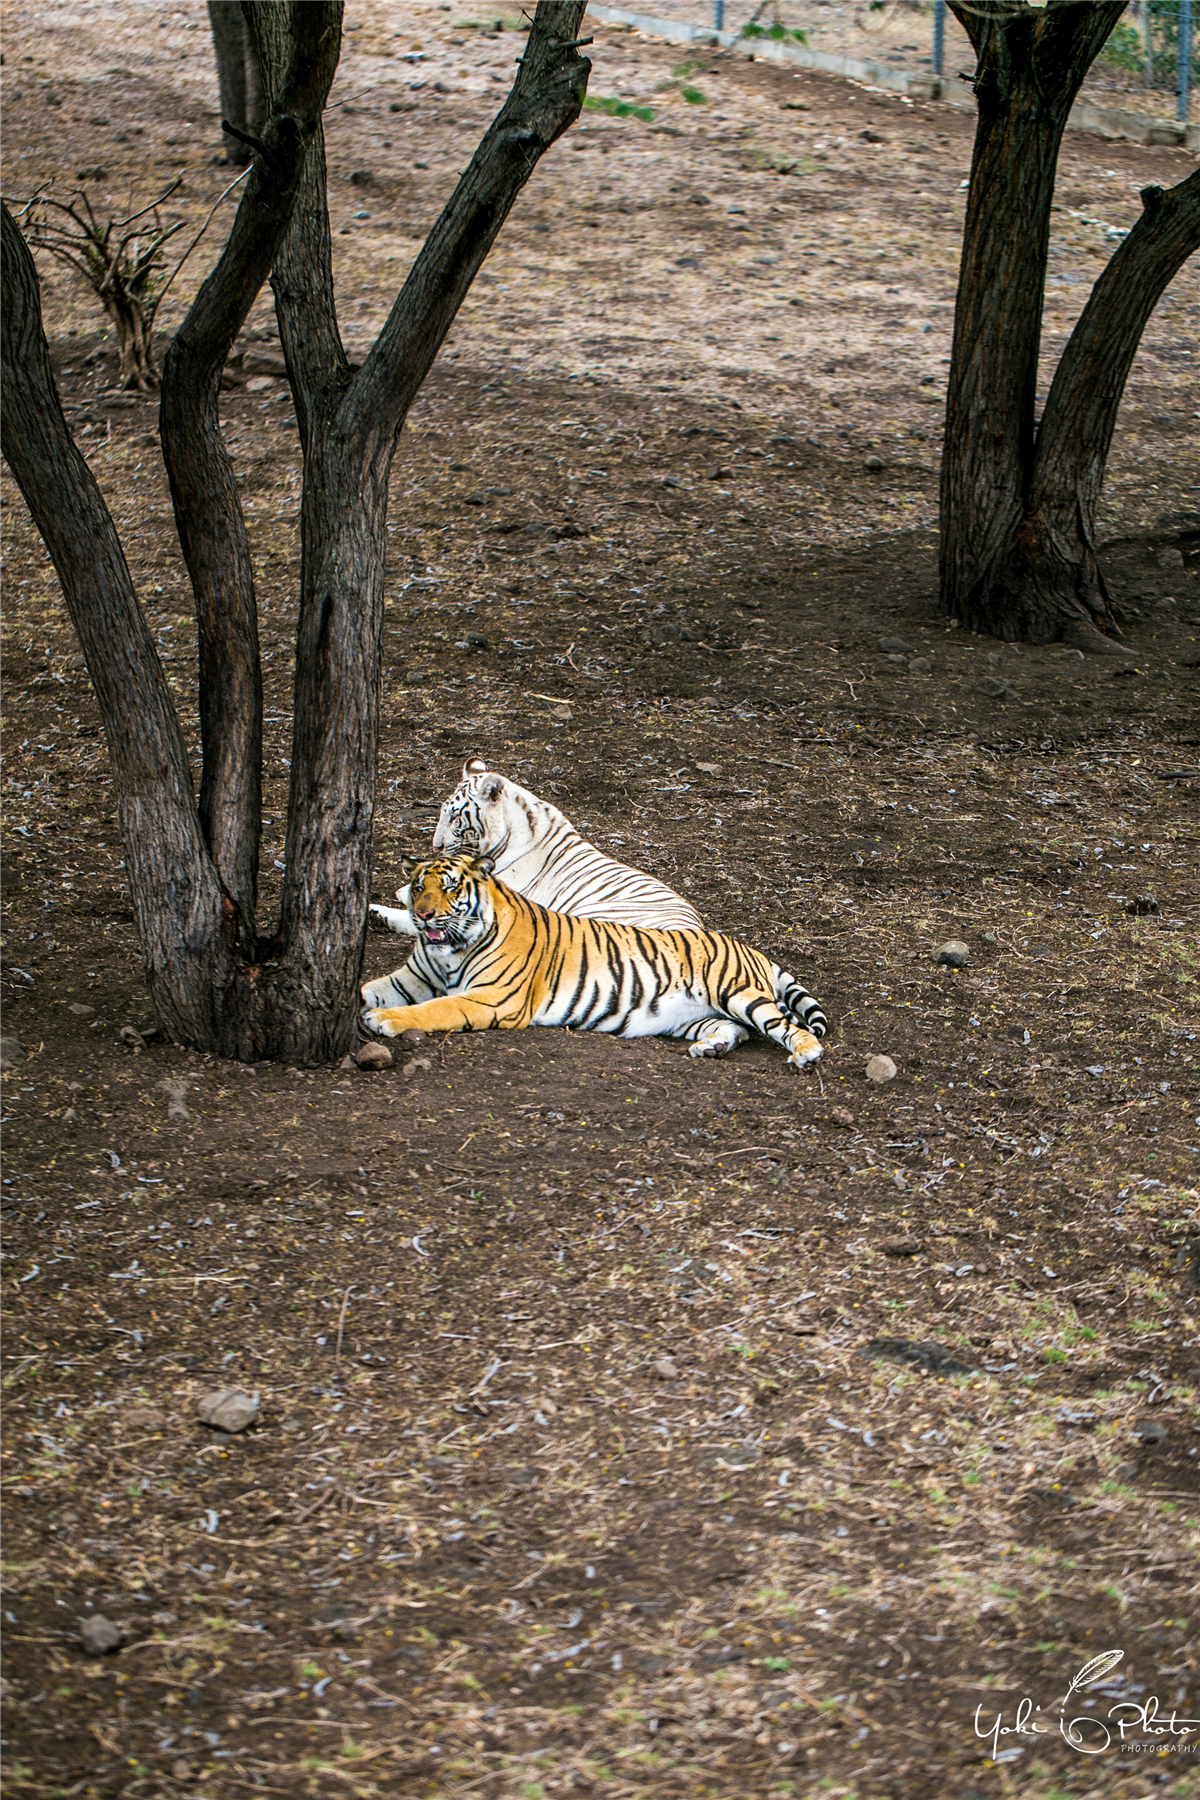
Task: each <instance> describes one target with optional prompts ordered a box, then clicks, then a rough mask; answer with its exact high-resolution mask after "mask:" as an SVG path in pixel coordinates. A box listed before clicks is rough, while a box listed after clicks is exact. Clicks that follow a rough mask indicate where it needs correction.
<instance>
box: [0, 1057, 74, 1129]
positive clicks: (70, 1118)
mask: <svg viewBox="0 0 1200 1800" xmlns="http://www.w3.org/2000/svg"><path fill="white" fill-rule="evenodd" d="M4 1066H5V1067H6V1068H7V1066H8V1065H7V1064H5V1065H4ZM62 1122H63V1124H64V1125H82V1124H83V1119H82V1117H81V1116H80V1114H79V1113H78V1112H77V1111H76V1110H75V1108H74V1107H73V1106H68V1108H67V1110H66V1112H65V1113H64V1114H63V1119H62Z"/></svg>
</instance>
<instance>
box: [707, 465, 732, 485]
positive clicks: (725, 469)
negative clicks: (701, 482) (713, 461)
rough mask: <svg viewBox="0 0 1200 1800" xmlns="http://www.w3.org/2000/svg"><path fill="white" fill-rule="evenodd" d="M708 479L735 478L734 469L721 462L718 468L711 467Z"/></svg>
mask: <svg viewBox="0 0 1200 1800" xmlns="http://www.w3.org/2000/svg"><path fill="white" fill-rule="evenodd" d="M708 479H709V480H710V481H732V480H733V470H732V469H731V468H730V467H729V466H728V464H727V463H721V464H719V465H718V467H717V468H715V469H711V470H710V471H709V476H708Z"/></svg>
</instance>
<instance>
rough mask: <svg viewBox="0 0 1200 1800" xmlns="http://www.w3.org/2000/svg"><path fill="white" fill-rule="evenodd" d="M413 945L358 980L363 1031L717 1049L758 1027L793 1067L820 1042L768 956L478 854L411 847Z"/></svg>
mask: <svg viewBox="0 0 1200 1800" xmlns="http://www.w3.org/2000/svg"><path fill="white" fill-rule="evenodd" d="M403 874H404V878H405V879H406V880H407V881H408V883H409V884H410V889H411V894H412V902H411V904H412V913H413V918H414V921H415V923H416V926H417V931H418V939H417V948H416V950H415V951H414V952H413V955H412V957H411V959H410V960H409V961H408V962H407V963H405V965H404V966H403V968H400V969H397V970H396V972H395V973H394V974H392V975H388V976H386V977H385V978H384V979H383V980H381V981H373V982H368V983H367V985H366V986H365V987H364V988H363V990H362V997H363V1002H364V1006H363V1021H364V1023H365V1024H366V1026H367V1028H368V1029H369V1030H371V1031H375V1032H378V1033H380V1034H381V1035H382V1036H384V1037H395V1036H397V1035H398V1034H399V1033H400V1032H402V1031H413V1030H421V1031H490V1030H495V1029H497V1028H499V1029H507V1030H518V1031H519V1030H522V1029H523V1028H524V1027H525V1026H527V1025H564V1026H568V1027H570V1028H572V1029H573V1030H576V1031H607V1032H612V1033H614V1034H615V1035H616V1036H618V1037H674V1038H685V1039H688V1040H690V1043H691V1050H690V1053H689V1054H690V1055H692V1056H725V1055H727V1054H728V1053H729V1051H731V1050H733V1049H734V1048H735V1047H736V1046H737V1045H738V1044H740V1043H741V1042H743V1040H744V1039H746V1038H748V1037H749V1035H750V1032H751V1031H752V1030H754V1031H759V1032H762V1033H763V1034H764V1036H766V1037H770V1038H774V1040H775V1041H776V1043H779V1044H782V1045H783V1046H784V1048H785V1049H786V1050H787V1051H788V1052H789V1055H790V1058H791V1061H792V1062H793V1063H794V1064H795V1065H796V1066H797V1067H801V1066H803V1064H805V1063H808V1062H813V1061H814V1060H815V1059H816V1058H817V1057H818V1056H820V1054H821V1045H820V1043H819V1041H818V1040H819V1039H820V1038H822V1037H824V1035H825V1031H826V1019H825V1014H824V1013H823V1012H822V1011H821V1008H820V1006H819V1005H818V1004H817V1002H816V1000H814V999H813V997H812V995H811V994H810V993H809V992H808V991H807V989H806V988H804V987H802V986H801V984H800V983H799V982H798V981H797V980H796V978H795V976H794V975H789V974H788V973H787V971H786V970H784V969H781V968H780V967H779V966H778V965H777V964H776V963H773V962H771V961H770V959H769V958H768V957H766V956H764V955H763V953H762V952H761V951H760V950H753V949H751V948H750V947H749V946H748V945H746V944H740V943H738V942H737V941H736V939H734V938H729V937H723V936H721V935H720V934H719V933H717V932H712V931H652V930H646V929H643V928H642V927H640V926H637V925H617V924H612V923H610V922H608V921H605V920H601V919H579V918H576V917H574V916H573V915H571V914H568V913H557V912H551V911H549V910H548V909H547V908H546V907H544V906H538V905H537V904H536V903H535V902H534V901H531V900H526V899H525V897H524V895H522V894H518V893H517V892H516V891H515V890H514V889H512V888H508V887H505V886H504V885H503V883H502V882H499V881H496V880H494V879H493V875H492V864H491V863H490V862H489V861H487V860H486V859H484V858H479V857H473V856H464V855H459V856H442V857H434V858H432V859H431V860H429V861H426V862H416V861H413V860H411V859H409V860H406V861H405V863H404V865H403Z"/></svg>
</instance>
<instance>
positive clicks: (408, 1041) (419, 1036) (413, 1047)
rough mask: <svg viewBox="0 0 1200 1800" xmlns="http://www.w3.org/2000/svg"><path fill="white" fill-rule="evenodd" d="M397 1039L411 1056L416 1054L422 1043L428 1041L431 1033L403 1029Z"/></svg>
mask: <svg viewBox="0 0 1200 1800" xmlns="http://www.w3.org/2000/svg"><path fill="white" fill-rule="evenodd" d="M396 1041H397V1043H398V1044H399V1045H400V1048H401V1049H402V1050H407V1051H408V1054H409V1055H410V1056H415V1054H416V1052H417V1051H418V1050H420V1049H421V1047H422V1045H424V1044H426V1043H428V1041H429V1033H428V1032H426V1031H402V1032H401V1033H400V1036H399V1038H398V1039H397V1040H396Z"/></svg>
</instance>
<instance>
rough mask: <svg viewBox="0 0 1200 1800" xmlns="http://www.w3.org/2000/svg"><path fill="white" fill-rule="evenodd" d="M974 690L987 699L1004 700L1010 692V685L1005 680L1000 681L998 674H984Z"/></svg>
mask: <svg viewBox="0 0 1200 1800" xmlns="http://www.w3.org/2000/svg"><path fill="white" fill-rule="evenodd" d="M975 691H976V693H979V694H982V695H983V696H984V698H985V699H987V700H1006V699H1007V698H1008V696H1009V695H1010V694H1011V693H1012V687H1011V685H1010V684H1009V683H1008V682H1007V681H1002V680H1001V679H1000V677H999V675H985V676H984V678H983V680H982V681H981V682H980V683H979V686H978V687H977V689H976V690H975Z"/></svg>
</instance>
